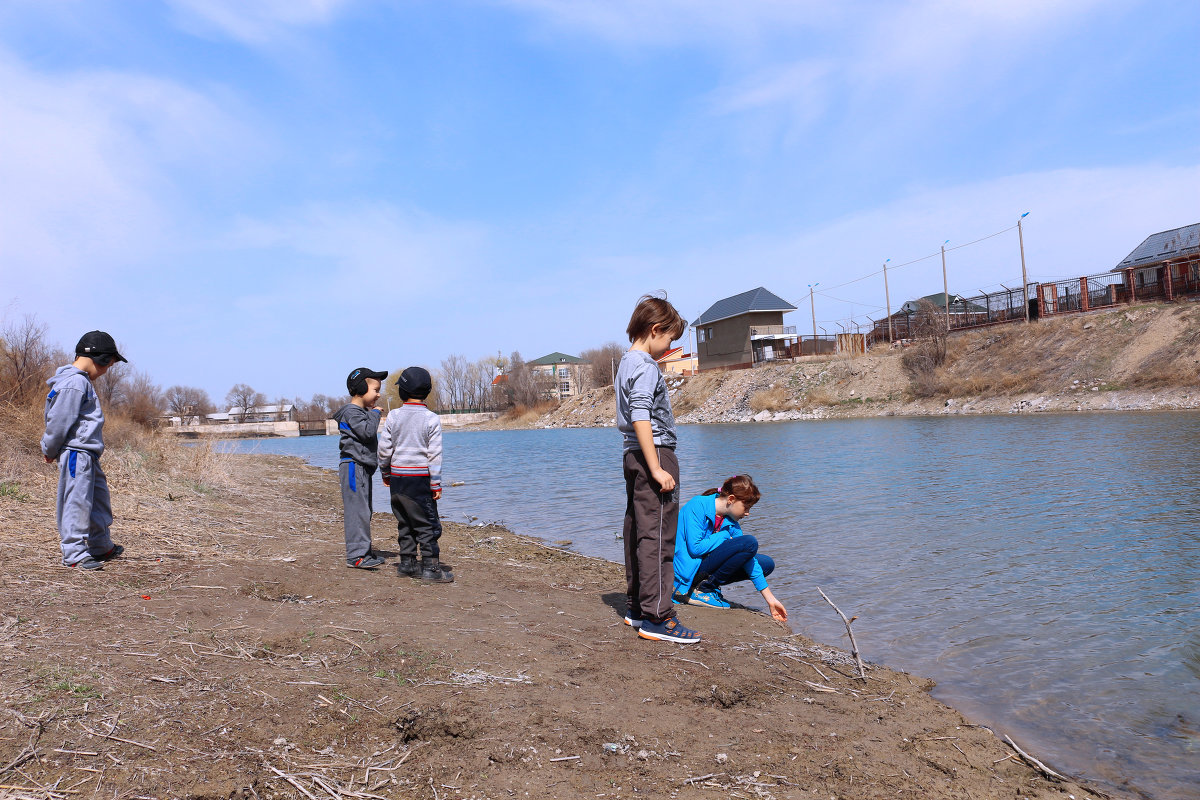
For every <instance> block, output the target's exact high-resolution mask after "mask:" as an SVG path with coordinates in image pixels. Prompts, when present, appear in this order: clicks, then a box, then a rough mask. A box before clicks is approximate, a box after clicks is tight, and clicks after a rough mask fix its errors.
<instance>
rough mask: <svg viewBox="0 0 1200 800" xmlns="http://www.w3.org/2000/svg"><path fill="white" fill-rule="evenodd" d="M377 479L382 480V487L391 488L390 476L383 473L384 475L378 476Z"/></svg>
mask: <svg viewBox="0 0 1200 800" xmlns="http://www.w3.org/2000/svg"><path fill="white" fill-rule="evenodd" d="M379 477H381V478H383V485H384V486H391V485H392V476H391V475H388V474H387V473H386V472H385V473H384V474H382V475H380V476H379Z"/></svg>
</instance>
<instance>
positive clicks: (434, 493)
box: [433, 489, 442, 500]
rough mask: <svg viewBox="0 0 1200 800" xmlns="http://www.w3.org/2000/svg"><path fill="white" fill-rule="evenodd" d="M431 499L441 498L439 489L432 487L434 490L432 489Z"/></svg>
mask: <svg viewBox="0 0 1200 800" xmlns="http://www.w3.org/2000/svg"><path fill="white" fill-rule="evenodd" d="M433 499H434V500H441V499H442V490H441V489H434V490H433Z"/></svg>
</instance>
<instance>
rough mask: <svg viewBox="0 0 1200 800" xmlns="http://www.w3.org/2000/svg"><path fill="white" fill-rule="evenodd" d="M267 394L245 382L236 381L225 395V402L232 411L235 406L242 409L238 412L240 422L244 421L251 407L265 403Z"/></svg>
mask: <svg viewBox="0 0 1200 800" xmlns="http://www.w3.org/2000/svg"><path fill="white" fill-rule="evenodd" d="M266 402H267V396H266V395H264V394H263V393H262V392H257V391H255V390H254V389H253V387H251V386H249V385H248V384H245V383H236V384H234V385H233V388H232V389H230V390H229V392H228V394H226V395H225V403H226V404H227V405H228V406H229V408H230V410H231V411H232V410H233V409H234V408H238V409H240V412H239V414H238V417H239V419H238V422H244V421H245V420H246V415H247V414H249V413H250V409H252V408H254V407H255V406H261V405H265V404H266Z"/></svg>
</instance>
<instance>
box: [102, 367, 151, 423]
mask: <svg viewBox="0 0 1200 800" xmlns="http://www.w3.org/2000/svg"><path fill="white" fill-rule="evenodd" d="M110 371H111V370H110ZM105 374H106V375H107V374H108V373H105ZM126 375H127V377H126V378H125V380H124V381H123V382H122V385H121V400H120V403H119V404H118V405H117V406H116V407H117V408H118V409H119V410H120V411H123V412H124V413H125V414H126V416H128V417H129V418H130V419H132V420H133V421H134V422H136V423H138V424H139V425H142V426H143V427H147V428H150V427H153V426H155V425H157V424H158V422H159V418H160V417H161V416H162V409H163V406H164V402H163V395H162V390H161V389H159V387H158V385H157V384H156V383H154V381H152V380H151V379H150V376H149V375H147V374H146V373H144V372H141V371H138V370H134V371H132V372H130V373H126Z"/></svg>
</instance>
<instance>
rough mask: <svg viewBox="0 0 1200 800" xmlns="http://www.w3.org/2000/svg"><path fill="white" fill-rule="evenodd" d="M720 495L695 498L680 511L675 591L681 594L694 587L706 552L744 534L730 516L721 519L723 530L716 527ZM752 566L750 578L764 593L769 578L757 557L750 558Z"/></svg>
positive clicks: (676, 548)
mask: <svg viewBox="0 0 1200 800" xmlns="http://www.w3.org/2000/svg"><path fill="white" fill-rule="evenodd" d="M717 497H718V495H715V494H709V495H703V494H702V495H699V496H698V497H693V498H692V499H691V500H688V501H687V504H686V505H685V506H684V507H683V508H682V509H681V510H680V512H679V528H678V530H677V531H676V533H675V591H677V592H679V593H681V594H682V593H685V592H687V590H688V589H690V588H691V586H692V580H693V579H694V578H695V577H696V570H698V569H699V568H700V562H701V561H703V560H704V557H705V556H706V555H708V554H709V553H711V552H712V551H713V550H716V549H717V548H718V547H719V546H720V545H722V544H724V543H725V542H727V541H729V540H730V539H732V538H733V537H735V536H741V535H742V526H741V525H739V524H738V523H736V522H734V521H733V520H731V519H729V518H728V517H727V518H725V519H724V520H723V521H722V522H721V528H720V530H713V526H714V525H715V524H716V522H717ZM750 565H751V566H750V580H751V581H753V582H754V588H755V589H757V590H758V591H760V592H761V591H762V590H763V589H766V588H767V579H766V577H765V576H764V575H763V571H762V567H761V566H759V564H758V559H757V558H754V559H751V560H750Z"/></svg>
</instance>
